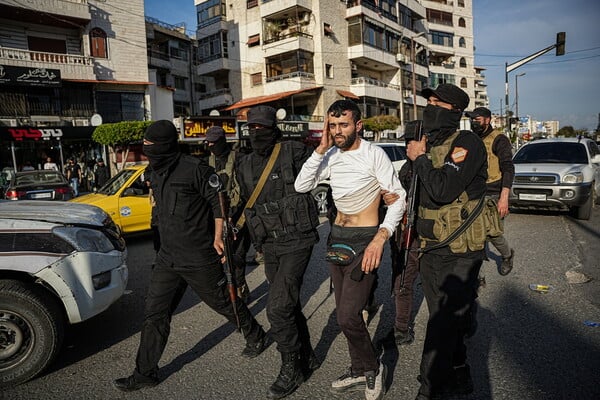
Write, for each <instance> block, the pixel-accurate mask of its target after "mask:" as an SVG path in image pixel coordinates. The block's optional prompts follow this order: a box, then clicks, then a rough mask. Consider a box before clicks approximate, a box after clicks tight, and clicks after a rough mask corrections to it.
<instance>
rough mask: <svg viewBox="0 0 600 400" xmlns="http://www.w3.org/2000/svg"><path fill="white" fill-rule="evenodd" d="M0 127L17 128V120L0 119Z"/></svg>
mask: <svg viewBox="0 0 600 400" xmlns="http://www.w3.org/2000/svg"><path fill="white" fill-rule="evenodd" d="M0 125H2V126H17V119H16V118H11V119H0Z"/></svg>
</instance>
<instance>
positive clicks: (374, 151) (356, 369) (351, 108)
mask: <svg viewBox="0 0 600 400" xmlns="http://www.w3.org/2000/svg"><path fill="white" fill-rule="evenodd" d="M362 128H363V125H362V120H361V112H360V109H359V108H358V106H357V105H356V103H354V102H352V101H349V100H339V101H336V102H334V103H333V104H332V105H331V106H330V107H329V109H328V110H327V117H326V121H325V125H324V127H323V135H322V137H321V142H320V143H319V146H318V147H317V148H316V149H315V151H314V152H313V153H312V155H311V156H310V158H309V159H308V160H307V161H306V162H305V163H304V165H303V167H302V170H301V171H300V174H299V175H298V177H297V179H296V183H295V188H296V190H297V191H299V192H302V193H310V191H311V190H313V189H314V188H315V187H317V186H318V185H319V183H321V182H323V181H324V180H327V179H330V186H331V192H332V197H333V201H334V204H335V207H336V209H337V215H336V217H335V221H334V223H333V225H332V227H331V233H330V235H329V238H328V241H327V243H328V250H327V252H328V258H327V260H328V265H329V272H330V274H331V278H332V280H333V288H334V293H335V305H336V313H337V321H338V325H339V326H340V328H341V330H342V332H343V333H344V335H345V336H346V340H347V341H348V350H349V353H350V361H351V365H350V368H349V369H348V371H347V372H346V373H345V374H343V375H342V376H340V377H339V378H338V379H336V380H335V381H334V382H333V383H332V384H331V390H332V391H333V392H335V393H341V392H348V391H354V390H363V391H364V392H365V398H366V399H367V400H376V399H377V400H378V399H381V398H382V397H383V395H384V393H385V376H386V366H385V365H384V364H383V363H380V361H379V360H378V359H377V355H376V352H375V347H374V346H373V343H372V341H371V336H370V335H369V331H368V330H367V326H366V323H365V321H364V320H363V317H362V310H363V309H364V308H365V306H366V305H367V303H368V301H369V296H370V294H371V289H372V287H373V284H374V282H375V275H374V273H373V272H374V271H375V270H376V269H377V268H378V267H379V265H380V263H381V257H382V255H383V248H384V245H385V243H386V242H387V240H388V239H389V238H390V237H391V236H392V234H393V233H394V230H395V228H396V226H397V225H398V222H399V221H400V218H401V217H402V214H403V213H404V208H405V199H406V193H405V191H404V189H403V188H402V186H401V184H400V182H399V181H398V177H397V176H396V173H395V172H394V167H393V165H392V162H391V161H390V159H389V157H388V156H387V155H386V154H385V152H384V151H383V149H381V148H379V147H376V146H373V145H371V144H370V143H369V142H368V141H366V140H363V139H361V138H360V137H359V136H358V135H359V132H360V131H361V130H362ZM382 191H388V192H394V193H396V194H397V195H398V200H397V201H395V202H394V203H393V204H391V205H390V206H389V207H388V209H387V212H386V214H385V219H384V220H383V222H382V223H381V224H380V223H379V211H380V205H381V194H382Z"/></svg>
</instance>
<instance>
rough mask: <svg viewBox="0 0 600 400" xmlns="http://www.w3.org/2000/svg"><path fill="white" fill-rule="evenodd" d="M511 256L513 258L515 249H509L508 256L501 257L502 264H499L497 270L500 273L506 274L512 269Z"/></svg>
mask: <svg viewBox="0 0 600 400" xmlns="http://www.w3.org/2000/svg"><path fill="white" fill-rule="evenodd" d="M513 258H515V251H514V250H513V249H510V256H508V257H506V258H502V264H500V270H499V271H498V272H499V273H500V275H502V276H506V275H508V274H510V271H512V269H513Z"/></svg>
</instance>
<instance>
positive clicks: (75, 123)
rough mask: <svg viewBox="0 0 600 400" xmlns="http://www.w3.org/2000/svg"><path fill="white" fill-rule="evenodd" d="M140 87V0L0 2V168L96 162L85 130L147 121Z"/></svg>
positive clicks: (144, 73) (144, 80) (143, 62)
mask: <svg viewBox="0 0 600 400" xmlns="http://www.w3.org/2000/svg"><path fill="white" fill-rule="evenodd" d="M148 85H149V82H148V65H147V59H146V30H145V25H144V3H143V0H130V1H127V2H124V1H117V0H28V1H17V0H0V142H2V143H3V144H6V143H10V144H11V145H10V147H9V148H10V150H8V153H7V146H4V145H3V146H1V149H2V150H1V151H2V154H0V156H1V160H2V164H3V165H2V166H5V165H10V166H12V164H21V163H22V162H24V161H30V162H31V163H32V165H34V166H37V165H39V164H40V162H41V160H42V159H44V158H45V157H47V156H50V157H52V158H54V160H56V161H58V162H59V163H61V162H63V160H64V159H65V158H66V157H70V156H73V157H76V158H80V159H92V158H95V157H97V156H100V155H101V154H99V152H100V151H101V150H100V149H98V148H97V147H96V146H95V145H94V144H93V142H92V141H91V140H90V138H91V133H92V131H93V126H91V125H96V124H99V123H102V122H117V121H122V120H144V119H148V118H149V117H150V108H149V102H148ZM11 153H12V154H11ZM12 155H14V157H13V156H12ZM11 159H13V162H12V163H11V162H9V161H10V160H11Z"/></svg>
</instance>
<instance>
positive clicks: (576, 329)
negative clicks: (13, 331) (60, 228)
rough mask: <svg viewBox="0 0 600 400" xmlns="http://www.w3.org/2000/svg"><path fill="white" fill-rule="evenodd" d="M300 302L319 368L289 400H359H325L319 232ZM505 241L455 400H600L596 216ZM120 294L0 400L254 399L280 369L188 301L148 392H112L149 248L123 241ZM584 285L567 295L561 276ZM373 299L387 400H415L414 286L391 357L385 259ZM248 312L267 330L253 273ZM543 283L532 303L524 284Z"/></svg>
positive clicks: (341, 356) (553, 221)
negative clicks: (466, 391) (410, 312)
mask: <svg viewBox="0 0 600 400" xmlns="http://www.w3.org/2000/svg"><path fill="white" fill-rule="evenodd" d="M319 231H320V233H321V241H320V243H319V244H318V245H317V246H316V247H315V250H314V252H313V258H312V261H311V264H310V265H309V268H308V271H307V273H306V276H305V283H304V286H303V292H302V299H301V300H302V303H303V305H304V312H305V314H306V316H307V317H309V321H308V323H309V328H310V331H311V335H312V343H313V345H314V346H315V350H316V353H317V355H318V356H319V357H320V358H321V359H323V360H324V362H323V365H322V367H321V368H320V369H319V370H317V371H315V373H314V374H313V375H312V377H311V378H310V379H309V380H308V381H307V382H305V383H304V384H303V385H302V386H301V387H300V388H299V389H298V390H297V391H296V392H295V393H294V394H292V395H291V396H289V397H288V398H289V399H290V400H295V399H340V400H342V399H349V400H353V399H362V398H364V394H362V393H360V392H355V393H350V394H344V395H333V394H331V393H330V392H329V386H330V383H331V381H332V380H334V379H335V378H337V377H338V376H339V375H340V374H341V373H343V372H344V370H345V369H346V368H347V367H348V365H349V359H348V353H347V347H346V341H345V338H344V337H343V335H342V334H341V333H340V330H339V328H338V327H337V323H336V316H335V306H334V299H333V295H329V277H328V272H327V269H326V266H325V264H324V263H323V261H322V260H323V255H324V251H325V239H326V235H327V233H328V226H327V225H326V224H324V225H322V226H321V227H320V228H319ZM506 237H507V239H508V240H509V242H510V244H511V245H512V246H513V247H514V248H515V250H516V256H515V268H514V270H513V272H512V273H511V274H510V275H508V276H506V277H502V276H500V275H499V274H498V272H497V262H499V259H498V256H497V255H496V254H495V253H494V252H492V253H491V255H490V261H487V262H485V263H484V267H483V272H482V273H483V275H485V278H486V286H485V287H484V288H482V289H481V290H480V297H479V312H478V320H479V329H478V331H477V333H476V335H475V336H474V337H473V338H471V339H469V340H468V346H469V363H470V365H471V371H472V375H473V380H474V382H475V392H474V393H473V394H472V395H470V396H464V397H462V398H464V399H532V400H533V399H535V400H537V399H584V400H585V399H590V400H591V399H599V398H600V378H599V377H600V327H591V326H587V325H585V324H584V321H587V320H589V321H595V322H600V299H599V297H598V296H599V294H600V284H599V283H598V282H600V281H599V280H600V264H599V263H600V261H599V260H600V247H599V246H600V245H599V243H600V240H598V239H599V238H600V208H598V207H597V208H596V209H595V210H594V214H593V217H592V220H590V221H583V222H582V221H576V220H573V219H571V218H570V217H568V216H566V215H565V214H562V213H513V214H511V215H510V216H509V218H508V220H507V223H506ZM127 242H128V249H129V258H128V260H129V266H130V273H131V275H130V282H129V285H128V289H129V292H128V293H127V294H126V295H125V296H124V297H123V298H122V299H121V300H119V301H118V302H117V303H116V304H115V305H114V306H112V307H111V308H110V309H109V310H107V311H106V312H105V313H103V314H101V315H100V316H98V317H97V318H94V319H92V320H90V321H87V322H84V323H82V324H79V325H76V326H73V327H71V328H70V329H69V331H68V335H67V338H66V340H65V344H64V346H63V350H62V352H61V353H60V355H59V357H58V358H57V360H56V361H55V363H54V364H53V365H52V366H51V367H50V369H49V370H48V371H46V373H44V374H43V375H42V376H40V377H38V378H36V379H34V380H32V381H31V382H28V383H26V384H23V385H20V386H18V387H16V388H14V389H10V390H7V391H5V392H3V393H0V398H2V399H27V400H30V399H40V400H41V399H65V398H69V399H160V400H164V399H206V400H220V399H228V400H229V399H249V400H254V399H257V400H258V399H265V398H266V396H265V393H266V390H267V388H268V386H269V385H270V384H271V383H272V382H273V380H274V378H275V377H276V375H277V373H278V371H279V366H280V361H279V355H278V353H277V351H276V348H275V347H276V346H275V344H273V343H272V344H271V345H270V346H269V348H268V349H267V350H266V351H265V352H264V353H263V354H262V355H261V356H259V357H258V358H256V359H253V360H247V359H244V358H241V357H239V354H240V352H241V351H242V349H243V347H244V341H243V339H242V337H241V335H240V334H238V333H236V332H235V330H234V328H233V327H232V326H231V325H229V324H225V323H224V321H223V319H222V318H221V317H220V316H219V315H217V314H215V313H214V312H212V311H211V310H209V309H208V307H207V306H206V305H205V304H203V303H201V302H199V300H198V298H197V297H196V296H195V294H194V293H193V292H191V291H189V290H188V292H187V293H186V295H185V296H184V298H183V300H182V302H181V304H180V306H179V308H178V309H177V311H176V313H175V315H174V316H173V321H172V327H171V337H170V340H169V343H168V345H167V349H166V351H165V354H164V356H163V358H162V360H161V363H160V366H161V372H160V375H161V379H162V380H163V382H162V383H161V384H160V385H159V386H157V387H155V388H149V389H143V390H141V391H139V392H134V393H127V394H126V393H122V392H119V391H117V390H116V389H114V388H113V387H112V384H111V382H112V380H113V379H115V378H119V377H123V376H127V375H129V374H130V373H131V372H132V370H133V367H134V359H135V352H136V349H137V345H138V342H139V330H140V326H141V322H142V313H143V299H144V294H145V288H146V286H147V283H148V278H149V273H150V267H151V264H152V259H153V250H152V243H151V238H150V237H149V236H148V235H138V236H134V237H129V238H128V239H127ZM569 270H571V271H575V272H581V273H584V274H585V275H586V276H589V277H591V278H595V279H593V280H592V281H591V282H588V283H582V284H571V283H569V282H568V281H567V279H566V276H565V273H566V272H567V271H569ZM379 273H380V279H379V282H380V284H379V287H378V289H377V292H376V300H377V302H378V303H379V304H380V305H381V306H380V308H379V310H378V312H377V314H376V315H375V316H374V318H373V319H372V321H371V322H370V324H369V330H370V332H371V334H372V336H373V338H374V342H375V343H376V344H377V347H378V349H379V350H380V351H381V354H382V359H383V362H384V363H385V364H386V365H387V366H388V370H389V373H388V379H387V381H386V387H387V388H388V392H387V394H386V397H385V398H386V399H400V400H404V399H414V398H415V396H416V393H417V390H418V382H417V381H416V376H417V375H418V368H419V361H420V356H421V350H422V346H423V339H424V334H425V324H426V321H427V307H426V305H425V303H424V301H423V299H422V294H421V291H420V290H419V286H418V287H417V291H416V295H415V300H416V302H415V303H416V304H417V306H418V307H417V308H416V309H415V310H414V312H415V314H416V317H415V333H416V338H415V342H414V343H413V344H411V345H408V346H402V347H400V348H396V346H394V345H393V344H392V343H389V342H388V341H386V336H387V334H388V333H389V332H390V331H391V329H392V322H393V316H394V309H393V301H392V300H393V299H392V298H391V296H390V279H389V277H390V274H391V272H390V261H389V249H386V254H385V255H384V262H383V264H382V266H381V268H380V272H379ZM248 282H249V285H250V287H251V290H252V298H251V303H250V309H251V311H252V313H253V314H255V315H256V316H257V319H258V321H259V322H260V323H261V324H262V325H263V326H264V327H265V328H266V329H268V327H269V323H268V321H267V318H266V300H267V299H266V294H267V283H266V282H265V281H264V273H263V270H262V267H261V266H250V267H249V269H248ZM531 283H537V284H544V285H546V284H548V285H552V286H553V288H554V289H553V290H552V291H550V292H548V293H544V294H542V293H537V292H534V291H532V290H530V289H529V284H531Z"/></svg>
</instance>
